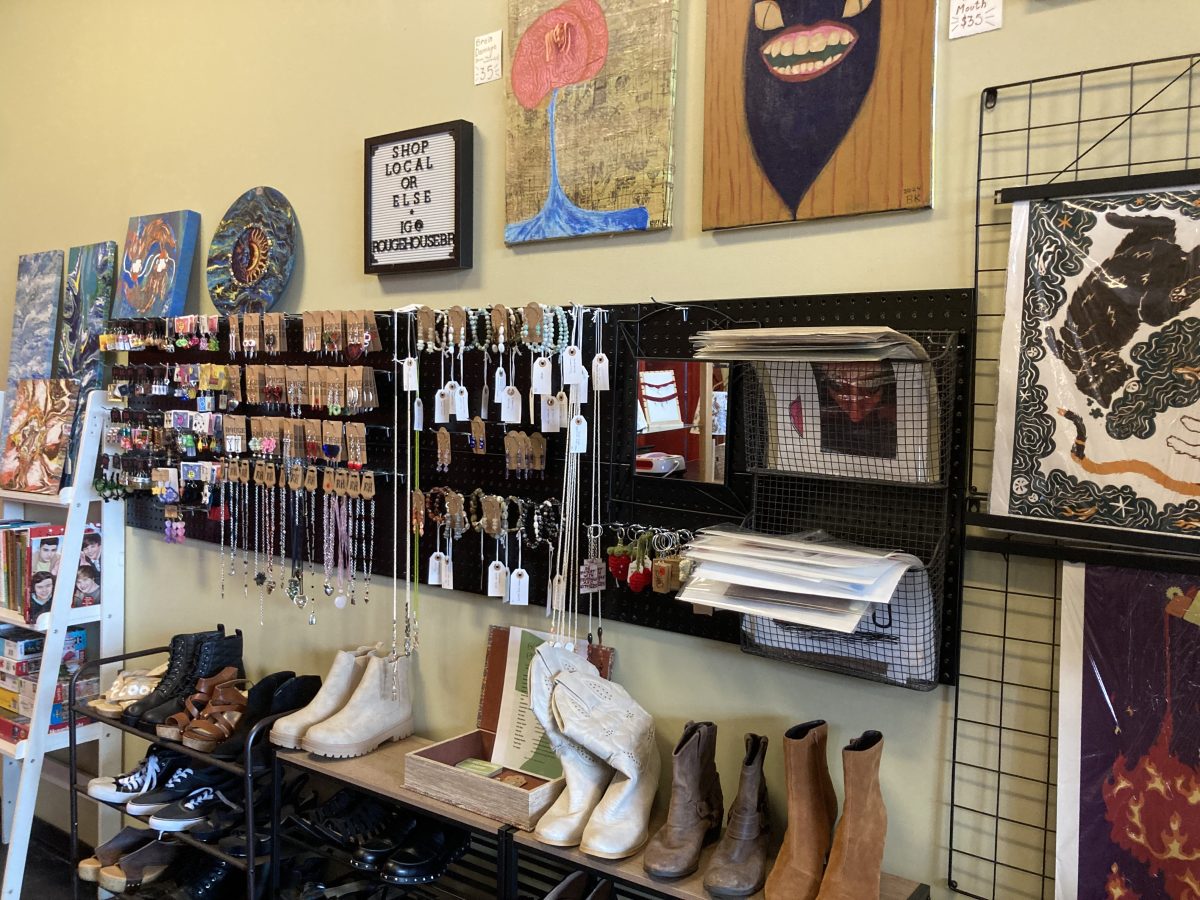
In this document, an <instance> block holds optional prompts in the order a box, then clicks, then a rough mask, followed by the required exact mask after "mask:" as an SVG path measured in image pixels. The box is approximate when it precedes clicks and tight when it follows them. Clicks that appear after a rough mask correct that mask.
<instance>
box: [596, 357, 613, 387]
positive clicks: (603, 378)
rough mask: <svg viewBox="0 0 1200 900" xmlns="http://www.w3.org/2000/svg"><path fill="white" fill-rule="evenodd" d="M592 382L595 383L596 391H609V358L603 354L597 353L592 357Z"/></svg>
mask: <svg viewBox="0 0 1200 900" xmlns="http://www.w3.org/2000/svg"><path fill="white" fill-rule="evenodd" d="M592 381H593V382H595V389H596V390H598V391H607V390H608V389H609V388H608V357H607V356H605V355H604V354H603V353H597V354H596V355H595V356H593V357H592Z"/></svg>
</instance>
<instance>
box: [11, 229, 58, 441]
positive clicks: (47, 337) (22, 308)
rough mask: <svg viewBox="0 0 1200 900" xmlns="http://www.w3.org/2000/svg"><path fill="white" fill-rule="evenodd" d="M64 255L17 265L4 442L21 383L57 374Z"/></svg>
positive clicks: (51, 253) (29, 258) (28, 258)
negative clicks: (13, 402) (55, 340)
mask: <svg viewBox="0 0 1200 900" xmlns="http://www.w3.org/2000/svg"><path fill="white" fill-rule="evenodd" d="M62 280H63V252H62V251H61V250H47V251H46V252H44V253H28V254H26V255H24V256H22V257H21V258H20V260H18V262H17V293H16V297H15V298H14V301H13V328H12V341H11V342H10V343H9V356H8V381H7V383H6V387H5V390H6V394H5V398H6V399H5V403H4V414H3V416H0V439H3V438H2V436H3V435H6V434H8V420H9V411H10V410H11V409H12V397H13V394H14V392H15V391H16V388H17V383H18V382H20V381H21V380H22V379H25V378H49V377H50V375H51V374H52V372H53V370H54V338H55V334H56V333H57V330H58V311H59V306H60V303H61V298H62Z"/></svg>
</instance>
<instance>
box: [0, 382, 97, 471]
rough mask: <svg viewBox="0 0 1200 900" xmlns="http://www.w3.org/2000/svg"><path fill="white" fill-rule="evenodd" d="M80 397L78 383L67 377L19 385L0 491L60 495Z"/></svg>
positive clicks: (1, 462) (12, 406)
mask: <svg viewBox="0 0 1200 900" xmlns="http://www.w3.org/2000/svg"><path fill="white" fill-rule="evenodd" d="M78 397H79V385H78V384H77V383H76V382H74V381H72V380H70V379H67V378H30V379H23V380H22V381H20V382H19V383H18V384H17V390H16V394H15V395H14V396H13V402H12V403H11V404H10V409H11V410H12V419H11V423H10V424H11V429H10V431H9V432H8V434H7V435H6V437H5V441H4V457H3V458H2V459H0V488H2V489H4V490H6V491H29V492H32V493H36V494H56V493H58V489H59V487H60V486H61V483H62V473H63V465H64V463H65V462H66V459H67V451H68V447H69V446H70V443H71V426H72V424H73V423H74V421H75V406H76V403H77V401H78Z"/></svg>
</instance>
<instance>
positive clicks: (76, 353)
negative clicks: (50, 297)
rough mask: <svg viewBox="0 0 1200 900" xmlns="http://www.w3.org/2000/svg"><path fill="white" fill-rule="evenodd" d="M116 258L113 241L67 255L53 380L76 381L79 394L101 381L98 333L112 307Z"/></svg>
mask: <svg viewBox="0 0 1200 900" xmlns="http://www.w3.org/2000/svg"><path fill="white" fill-rule="evenodd" d="M116 258H117V245H116V243H115V242H114V241H103V242H101V243H99V244H84V245H83V246H81V247H72V248H71V249H70V250H69V251H68V252H67V277H66V281H65V290H64V292H63V304H62V323H61V325H60V327H59V330H58V355H57V358H56V359H55V362H54V377H55V378H74V379H76V380H77V381H78V382H79V392H80V394H81V395H82V394H85V393H86V392H87V391H89V390H91V389H92V388H93V387H96V386H97V385H98V383H99V381H100V373H101V366H102V363H103V357H102V356H101V354H100V332H101V331H102V330H103V328H104V322H105V320H106V319H107V318H108V313H109V310H110V309H111V308H112V301H113V289H114V270H115V267H116Z"/></svg>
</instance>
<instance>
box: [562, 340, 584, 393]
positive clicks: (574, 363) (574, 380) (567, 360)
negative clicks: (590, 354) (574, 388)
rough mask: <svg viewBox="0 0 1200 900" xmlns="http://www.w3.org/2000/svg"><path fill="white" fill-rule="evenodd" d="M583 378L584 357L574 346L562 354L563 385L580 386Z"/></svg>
mask: <svg viewBox="0 0 1200 900" xmlns="http://www.w3.org/2000/svg"><path fill="white" fill-rule="evenodd" d="M582 377H583V355H582V354H581V353H580V352H579V348H578V347H576V346H574V345H572V346H570V347H567V349H565V350H564V351H563V352H562V380H563V384H578V383H579V379H580V378H582Z"/></svg>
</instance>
